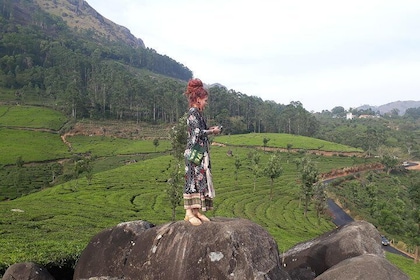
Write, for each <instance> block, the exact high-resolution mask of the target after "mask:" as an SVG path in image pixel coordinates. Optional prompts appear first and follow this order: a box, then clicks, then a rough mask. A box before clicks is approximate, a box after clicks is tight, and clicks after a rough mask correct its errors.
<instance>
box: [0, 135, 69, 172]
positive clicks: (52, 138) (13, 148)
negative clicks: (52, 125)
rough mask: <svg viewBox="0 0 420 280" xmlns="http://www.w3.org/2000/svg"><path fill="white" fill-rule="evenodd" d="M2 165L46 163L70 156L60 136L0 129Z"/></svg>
mask: <svg viewBox="0 0 420 280" xmlns="http://www.w3.org/2000/svg"><path fill="white" fill-rule="evenodd" d="M0 139H1V141H0V154H1V158H0V164H4V165H5V164H14V163H16V160H17V158H18V157H22V159H23V161H24V162H33V161H46V160H56V159H60V158H66V157H69V156H70V153H69V152H68V148H67V146H66V145H65V144H64V143H63V142H62V141H61V138H60V135H58V134H55V133H49V132H42V131H28V130H17V129H8V128H0Z"/></svg>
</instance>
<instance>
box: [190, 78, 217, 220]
mask: <svg viewBox="0 0 420 280" xmlns="http://www.w3.org/2000/svg"><path fill="white" fill-rule="evenodd" d="M185 95H186V96H187V99H188V104H189V110H188V115H187V129H188V138H187V146H186V149H185V152H184V156H185V187H184V195H183V197H184V209H185V219H184V220H186V221H189V222H190V223H191V224H192V225H195V226H198V225H201V224H202V222H208V221H210V220H209V219H208V218H207V217H206V216H205V215H203V214H202V213H200V210H201V211H207V210H211V209H213V198H214V195H215V193H214V189H213V183H212V179H211V165H210V155H209V140H208V135H209V134H219V133H220V131H221V129H220V127H217V126H214V127H210V128H209V127H208V126H207V123H206V120H205V118H204V116H203V110H204V108H205V107H206V105H207V102H208V95H209V94H208V92H207V90H205V89H204V87H203V83H202V82H201V80H200V79H192V80H190V81H189V82H188V85H187V89H186V91H185Z"/></svg>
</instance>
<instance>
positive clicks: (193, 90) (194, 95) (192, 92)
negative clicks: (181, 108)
mask: <svg viewBox="0 0 420 280" xmlns="http://www.w3.org/2000/svg"><path fill="white" fill-rule="evenodd" d="M185 95H186V96H187V99H188V104H189V106H190V107H192V106H193V105H196V104H197V101H198V99H203V98H205V97H207V96H208V95H209V93H208V92H207V90H205V89H204V87H203V82H202V81H201V80H200V79H197V78H195V79H191V80H190V81H189V82H188V85H187V90H186V91H185Z"/></svg>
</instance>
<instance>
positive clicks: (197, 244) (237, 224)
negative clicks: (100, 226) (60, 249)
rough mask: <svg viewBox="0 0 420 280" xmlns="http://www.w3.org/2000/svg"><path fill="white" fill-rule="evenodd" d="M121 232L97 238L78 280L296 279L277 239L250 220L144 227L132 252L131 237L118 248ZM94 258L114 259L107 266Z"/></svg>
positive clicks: (136, 235) (81, 263)
mask: <svg viewBox="0 0 420 280" xmlns="http://www.w3.org/2000/svg"><path fill="white" fill-rule="evenodd" d="M118 232H121V230H115V229H114V230H108V231H105V232H102V233H99V234H98V235H97V236H95V237H94V238H93V239H92V241H91V242H90V243H89V245H88V247H87V248H86V250H87V252H85V251H86V250H85V251H84V252H83V254H82V257H81V258H80V260H79V262H78V264H77V265H76V269H75V274H74V279H89V278H92V277H97V279H99V278H101V279H112V278H118V279H127V280H128V279H172V280H176V279H183V280H184V279H290V277H289V276H288V274H287V273H286V272H284V271H283V270H282V269H281V267H280V266H279V264H280V261H279V252H278V249H277V244H276V242H275V240H274V239H273V238H272V237H271V236H270V235H269V234H268V232H267V231H266V230H264V229H263V228H262V227H261V226H259V225H257V224H255V223H252V222H251V221H249V220H245V219H228V218H213V219H212V221H211V222H209V223H204V224H203V225H201V226H192V225H191V224H190V223H188V222H184V221H179V222H174V223H168V224H164V225H161V226H157V227H152V228H149V229H147V230H143V229H141V230H140V231H139V232H138V233H133V234H131V235H130V236H131V237H133V239H132V240H131V241H130V242H131V244H132V246H130V249H129V250H127V244H128V243H127V242H128V241H129V239H127V238H125V241H124V242H122V245H119V246H116V245H115V244H114V241H117V240H119V238H120V237H117V236H113V235H114V234H116V233H117V234H118ZM104 237H105V238H104ZM98 240H102V241H101V244H100V246H99V245H98V244H97V242H98ZM107 241H108V242H107ZM116 247H118V248H124V249H117V250H115V249H116ZM105 252H108V256H105V255H104V253H105ZM86 256H89V257H86ZM94 258H97V259H99V258H108V259H104V260H103V264H101V263H100V261H99V260H97V259H94ZM90 261H92V262H93V263H88V262H90ZM87 268H88V269H87Z"/></svg>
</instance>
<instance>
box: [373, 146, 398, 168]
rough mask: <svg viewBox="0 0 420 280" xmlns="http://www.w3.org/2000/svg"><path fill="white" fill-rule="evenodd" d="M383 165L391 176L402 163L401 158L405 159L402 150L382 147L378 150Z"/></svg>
mask: <svg viewBox="0 0 420 280" xmlns="http://www.w3.org/2000/svg"><path fill="white" fill-rule="evenodd" d="M377 152H378V156H379V157H380V159H381V163H382V164H383V165H384V166H385V170H386V173H387V174H389V173H390V172H391V170H392V169H394V168H395V167H396V166H397V165H398V163H399V162H400V160H399V158H402V157H404V154H403V152H402V151H401V149H400V148H395V147H387V146H384V145H382V146H380V147H379V148H378V150H377Z"/></svg>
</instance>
